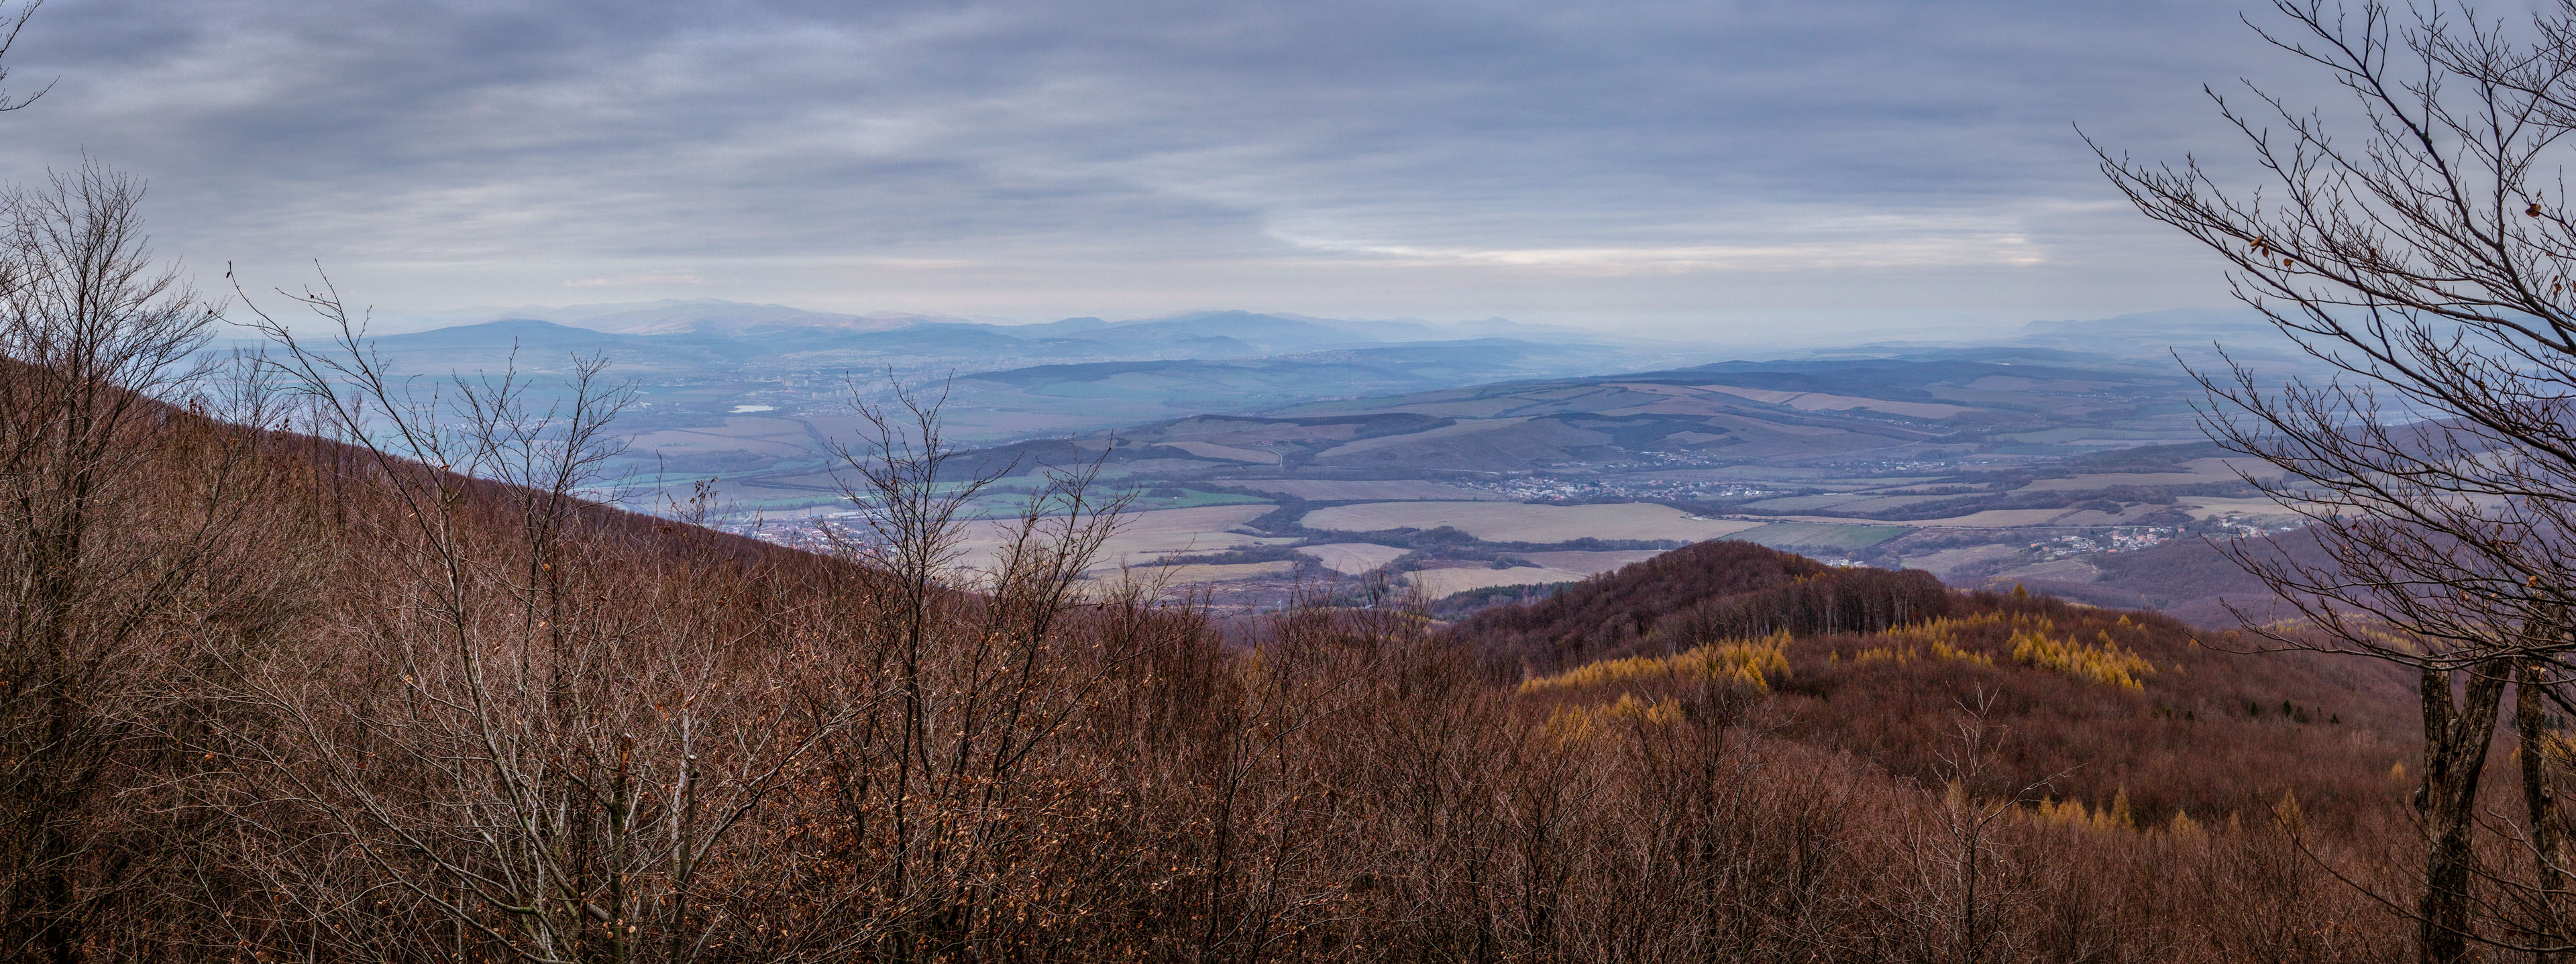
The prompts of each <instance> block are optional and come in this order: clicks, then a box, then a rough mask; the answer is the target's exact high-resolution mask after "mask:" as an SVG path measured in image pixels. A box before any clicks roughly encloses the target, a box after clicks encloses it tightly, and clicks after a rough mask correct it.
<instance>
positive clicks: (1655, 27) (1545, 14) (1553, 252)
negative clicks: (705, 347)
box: [0, 0, 2273, 320]
mask: <svg viewBox="0 0 2576 964" xmlns="http://www.w3.org/2000/svg"><path fill="white" fill-rule="evenodd" d="M12 58H13V63H14V65H15V69H16V70H17V71H18V72H19V73H18V76H19V77H20V78H21V79H24V78H44V77H55V76H59V77H60V78H61V82H60V86H59V87H58V88H57V89H56V90H55V92H54V93H53V95H52V96H50V97H49V98H48V99H47V101H46V102H45V103H43V104H42V105H41V106H40V107H38V108H35V109H31V110H29V111H24V112H20V113H18V114H15V115H9V116H7V117H5V118H0V131H6V133H7V137H6V138H5V140H0V174H5V175H7V176H10V177H15V178H20V179H23V178H26V177H28V176H30V175H31V174H32V173H33V172H35V171H37V170H39V169H41V167H42V166H44V165H46V164H56V165H59V164H63V163H66V162H67V161H69V160H71V159H73V158H74V157H76V156H77V153H78V152H80V151H82V150H86V151H88V152H89V153H90V154H92V155H95V156H97V157H100V158H102V159H104V160H107V161H109V162H111V163H114V164H118V165H121V166H124V167H128V168H130V169H133V170H136V171H137V172H139V173H141V174H143V175H145V176H146V177H148V178H149V179H151V181H152V183H153V185H154V190H155V198H154V207H153V210H152V212H151V213H152V215H153V217H154V218H155V223H156V225H158V227H159V230H160V233H161V235H162V236H163V237H164V238H165V239H166V243H165V248H169V249H172V250H177V251H181V252H184V253H185V254H186V255H187V256H188V257H190V258H191V259H192V260H193V261H196V262H199V263H201V264H202V263H207V262H210V261H221V260H240V261H244V262H252V263H259V264H262V265H267V266H270V270H273V271H285V270H287V269H286V268H284V267H283V266H285V265H290V264H292V263H295V262H297V261H299V260H301V259H305V258H320V259H323V260H324V261H326V262H328V263H332V264H335V265H341V266H345V267H348V268H350V269H353V270H355V271H356V272H357V273H358V274H360V275H362V276H363V277H364V279H365V281H366V282H367V283H368V284H369V285H371V286H373V287H374V288H376V289H377V290H381V291H384V292H386V293H387V296H388V297H389V298H392V299H395V300H400V301H404V302H407V303H409V304H410V305H412V306H416V307H422V308H439V307H449V306H453V305H456V304H463V303H470V302H524V301H541V300H564V299H563V298H561V297H560V296H559V295H558V296H556V297H553V298H551V299H550V298H549V297H548V294H547V291H546V290H545V289H548V288H549V287H553V288H555V289H556V290H557V291H560V290H561V289H560V286H562V285H565V284H568V283H582V282H597V281H601V280H602V279H609V280H611V281H614V280H615V279H639V280H636V281H635V282H634V283H633V285H632V288H633V290H631V291H630V290H622V289H621V290H620V291H619V292H618V293H619V294H622V295H633V296H658V295H662V294H677V295H680V296H684V297H685V296H695V295H701V294H722V295H732V296H739V297H748V298H752V299H755V300H781V299H783V298H787V297H807V298H816V299H824V300H827V301H829V302H831V303H830V304H825V305H818V306H820V307H837V308H853V309H864V308H875V307H896V306H897V305H892V304H881V303H877V302H881V301H886V300H894V301H906V302H911V303H913V304H914V305H917V306H926V307H943V308H948V309H950V310H959V311H970V312H972V311H983V312H996V313H1014V312H1031V313H1048V312H1056V311H1060V312H1062V313H1066V314H1076V313H1088V312H1094V311H1100V310H1113V311H1114V310H1119V309H1151V308H1152V307H1154V306H1157V305H1159V306H1161V307H1163V308H1172V309H1177V308H1185V307H1194V306H1201V305H1205V304H1208V303H1210V302H1209V301H1206V300H1203V299H1215V300H1216V302H1218V303H1226V304H1241V305H1246V306H1251V307H1260V308H1275V309H1280V310H1366V308H1367V305H1369V304H1374V303H1377V302H1386V303H1385V304H1384V305H1383V309H1382V310H1384V311H1386V312H1389V313H1394V312H1412V313H1419V312H1422V311H1425V310H1439V309H1441V308H1454V309H1455V310H1457V311H1461V312H1467V313H1474V314H1494V313H1501V314H1515V313H1521V314H1528V313H1529V312H1530V311H1537V312H1539V313H1541V314H1545V315H1551V316H1553V317H1555V318H1557V319H1561V320H1562V319H1575V320H1579V319H1580V317H1581V316H1582V314H1583V312H1584V310H1585V309H1584V308H1583V307H1582V305H1583V304H1584V303H1585V302H1584V300H1583V299H1584V298H1590V299H1591V300H1592V303H1594V304H1597V305H1600V306H1601V307H1600V308H1599V311H1600V313H1601V314H1602V316H1603V317H1605V318H1615V317H1619V316H1622V314H1623V313H1625V314H1626V315H1634V316H1637V317H1644V316H1646V315H1654V316H1657V317H1663V316H1667V315H1669V316H1671V317H1673V318H1686V317H1687V316H1688V315H1689V314H1690V312H1691V311H1692V310H1693V309H1692V307H1691V306H1692V305H1693V304H1699V305H1702V306H1704V307H1705V308H1706V310H1708V311H1710V312H1721V311H1726V310H1749V309H1751V308H1759V307H1762V306H1778V307H1781V308H1784V309H1785V308H1787V307H1791V306H1795V305H1796V304H1797V297H1798V295H1797V292H1798V291H1800V290H1808V291H1812V292H1813V295H1812V297H1813V299H1814V305H1813V307H1814V308H1816V309H1819V310H1845V309H1849V310H1872V311H1874V310H1890V311H1892V310H1900V309H1902V308H1903V307H1904V306H1906V305H1909V304H1910V305H1914V306H1916V307H1919V308H1921V309H1922V310H1925V311H1931V312H1951V313H1958V312H1966V313H1970V314H1975V313H1981V312H1983V313H1994V312H2004V313H2009V312H2015V311H2026V310H2035V309H2037V308H2039V307H2042V306H2045V305H2057V304H2063V305H2069V306H2074V305H2082V306H2085V307H2096V306H2098V307H2121V308H2139V309H2144V308H2153V307H2162V306H2163V305H2161V304H2124V303H2122V302H2123V300H2124V299H2128V298H2130V297H2133V295H2132V292H2133V291H2135V290H2138V289H2146V290H2164V291H2168V292H2170V291H2172V290H2175V288H2174V286H2175V284H2176V279H2178V278H2182V277H2186V276H2188V277H2203V276H2205V274H2206V268H2205V266H2204V265H2202V264H2201V263H2200V262H2198V261H2196V260H2194V259H2192V258H2191V257H2190V256H2189V253H2188V252H2187V251H2186V250H2184V249H2183V248H2181V247H2180V246H2179V245H2178V244H2176V243H2174V242H2172V241H2171V239H2166V238H2162V237H2161V236H2160V235H2157V234H2155V233H2153V232H2150V231H2143V230H2141V229H2140V227H2139V226H2138V225H2137V224H2135V223H2133V222H2134V220H2135V216H2134V215H2131V214H2128V213H2126V212H2125V211H2123V210H2121V209H2119V208H2117V207H2116V206H2115V205H2111V204H2109V203H2107V202H2108V201H2109V200H2110V196H2109V193H2108V190H2107V188H2105V187H2104V186H2103V185H2102V184H2101V183H2100V182H2099V180H2098V178H2097V177H2096V176H2095V175H2094V174H2093V173H2092V171H2091V167H2090V164H2089V162H2088V158H2087V156H2086V155H2085V154H2084V152H2083V149H2082V146H2081V144H2079V143H2078V142H2077V141H2076V140H2075V138H2074V136H2073V134H2072V131H2071V129H2070V126H2069V125H2070V123H2071V122H2075V121H2079V120H2080V121H2084V122H2085V123H2086V124H2087V125H2088V129H2092V130H2095V131H2097V132H2099V133H2102V134H2104V135H2106V136H2109V137H2112V138H2113V139H2115V140H2116V141H2117V142H2118V143H2121V144H2124V145H2134V146H2137V147H2139V148H2141V149H2142V150H2144V151H2145V152H2146V153H2149V154H2162V155H2174V154H2179V153H2180V151H2181V148H2182V147H2183V146H2186V145H2189V144H2194V143H2199V144H2208V143H2215V142H2217V138H2218V137H2219V136H2220V134H2219V133H2218V132H2217V131H2216V129H2215V128H2214V127H2213V126H2212V125H2211V124H2209V123H2208V120H2209V118H2208V117H2207V111H2206V109H2205V107H2204V106H2203V105H2202V104H2200V103H2199V101H2198V99H2197V95H2196V92H2195V89H2196V86H2197V85H2198V84H2199V83H2200V82H2203V81H2218V80H2225V79H2227V78H2230V77H2232V76H2234V75H2236V74H2238V73H2241V72H2245V71H2247V70H2248V69H2250V68H2260V67H2262V66H2263V65H2265V64H2269V63H2273V61H2272V60H2271V59H2270V58H2267V57H2265V56H2264V55H2262V54H2261V53H2260V52H2259V51H2257V50H2256V49H2255V47H2254V45H2253V43H2252V41H2251V39H2250V38H2248V37H2246V36H2245V35H2244V31H2243V30H2242V28H2240V27H2238V26H2236V24H2235V22H2234V8H2233V7H2232V6H2230V5H2224V4H2218V3H2214V2H2198V0H2169V2H2163V3H2135V4H2122V5H2091V4H2065V3H2042V2H1956V3H1930V2H1921V3H1915V2H1872V3H1857V2H1825V3H1774V2H1751V0H1747V2H1698V3H1682V2H1633V3H1597V4H1583V5H1571V4H1561V3H1545V4H1542V3H1508V2H1494V3H1444V2H1386V0H1381V2H1346V0H1323V2H1310V3H1262V4H1206V3H1177V2H1135V3H1047V2H1038V0H1013V2H993V3H919V2H916V3H883V4H870V5H863V6H862V5H851V4H840V3H791V2H778V3H657V2H636V3H613V4H612V3H584V2H568V3H545V4H532V3H497V2H462V0H458V2H404V3H394V2H369V0H360V2H326V0H210V2H203V3H192V4H175V3H159V4H148V3H146V4H136V3H115V2H109V0H54V2H52V3H50V4H48V5H47V6H46V7H45V8H44V10H43V11H42V13H41V14H40V16H39V18H38V20H37V22H36V24H35V25H34V26H32V27H31V28H30V30H29V32H28V35H27V38H26V40H25V41H24V42H23V44H22V47H21V49H20V50H19V51H18V52H15V53H13V55H12ZM2249 65H2250V66H2249ZM2052 271H2053V272H2056V274H2053V275H2052V274H2049V273H2048V272H2052ZM1828 277H1832V278H1838V279H1839V283H1837V284H1836V285H1834V286H1833V288H1834V289H1840V290H1826V289H1819V288H1818V282H1819V281H1820V280H1822V279H1825V278H1828ZM681 278H686V279H692V280H688V281H675V280H672V279H681ZM656 279H659V280H656ZM1641 279H1642V280H1641ZM1855 282H1857V284H1855ZM655 285H661V286H662V287H661V288H655V287H654V286H655ZM1548 285H1557V286H1561V287H1569V288H1570V289H1571V291H1572V292H1573V294H1570V295H1550V296H1546V297H1536V296H1534V295H1533V294H1532V293H1533V292H1536V291H1538V290H1540V289H1542V288H1545V287H1546V286H1548ZM675 286H676V287H675ZM1229 286H1231V287H1229ZM1623 286H1625V287H1623ZM1855 287H1858V288H1871V289H1883V290H1872V291H1870V292H1869V293H1866V294H1855V293H1854V292H1853V291H1851V290H1849V289H1853V288H1855ZM711 289H722V290H711ZM1229 292H1232V293H1231V294H1229ZM1318 292H1331V293H1330V294H1319V293H1318ZM1515 292H1517V294H1515ZM2192 293H2193V294H2195V295H2207V294H2209V293H2210V289H2208V288H2207V287H2206V286H2205V284H2204V285H2203V286H2202V287H2201V288H2198V289H2193V292H2192ZM597 294H598V292H597V291H590V292H588V293H587V295H588V296H586V297H583V298H582V299H580V300H604V299H601V298H599V297H597ZM1051 298H1052V299H1053V300H1050V299H1051ZM1335 298H1340V299H1346V300H1349V301H1350V302H1352V303H1350V304H1341V303H1331V304H1327V302H1332V301H1333V299H1335ZM1371 298H1375V299H1377V302H1371V301H1369V299H1371ZM1514 298H1518V299H1520V303H1519V304H1517V305H1516V304H1515V303H1510V302H1511V301H1512V299H1514ZM1086 299H1087V300H1086ZM2200 300H2207V299H2206V298H2205V297H2203V298H2201V299H2200ZM1395 302H1402V303H1395ZM934 303H935V304H934ZM1622 305H1625V306H1626V307H1620V306H1622ZM1104 306H1105V308H1104ZM1524 309H1526V310H1524Z"/></svg>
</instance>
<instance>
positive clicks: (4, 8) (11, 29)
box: [0, 0, 54, 111]
mask: <svg viewBox="0 0 2576 964" xmlns="http://www.w3.org/2000/svg"><path fill="white" fill-rule="evenodd" d="M44 5H45V4H44V0H26V2H24V3H20V4H18V9H17V10H15V11H12V10H10V9H9V5H8V4H6V3H0V58H6V57H7V56H8V55H9V48H10V47H12V46H14V45H16V44H17V42H18V32H19V31H21V30H25V29H27V21H28V20H31V19H34V18H35V16H36V8H37V7H41V6H44ZM8 80H9V67H8V65H7V64H0V84H6V83H7V82H8ZM53 89H54V85H52V84H46V85H45V86H44V88H43V89H41V90H38V91H36V92H35V93H32V94H28V95H26V96H24V97H13V96H10V94H9V89H8V88H7V87H0V111H12V110H17V109H18V108H21V107H25V106H27V105H29V104H32V103H35V102H36V98H39V97H43V96H45V94H46V92H47V91H51V90H53Z"/></svg>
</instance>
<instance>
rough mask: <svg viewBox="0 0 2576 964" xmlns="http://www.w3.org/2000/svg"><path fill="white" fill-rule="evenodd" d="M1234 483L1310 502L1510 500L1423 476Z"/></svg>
mask: <svg viewBox="0 0 2576 964" xmlns="http://www.w3.org/2000/svg"><path fill="white" fill-rule="evenodd" d="M1234 485H1235V486H1236V487H1238V488H1244V489H1250V490H1252V491H1254V492H1267V493H1269V494H1271V495H1284V496H1287V497H1289V498H1292V499H1303V500H1305V501H1308V502H1403V501H1449V502H1460V501H1466V502H1474V501H1509V497H1507V496H1501V495H1495V494H1493V493H1491V492H1479V491H1476V490H1474V489H1470V488H1464V487H1461V486H1455V485H1450V484H1448V483H1446V482H1431V481H1426V480H1422V479H1383V480H1376V479H1372V480H1358V481H1351V480H1342V479H1245V480H1242V481H1238V482H1235V483H1234Z"/></svg>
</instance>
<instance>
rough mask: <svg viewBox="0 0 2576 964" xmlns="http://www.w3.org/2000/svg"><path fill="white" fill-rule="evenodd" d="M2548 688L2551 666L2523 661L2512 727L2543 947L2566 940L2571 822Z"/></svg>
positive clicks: (2538, 955) (2542, 956) (2545, 955)
mask: <svg viewBox="0 0 2576 964" xmlns="http://www.w3.org/2000/svg"><path fill="white" fill-rule="evenodd" d="M2548 686H2549V681H2548V667H2547V665H2546V664H2544V663H2542V662H2540V661H2539V660H2532V661H2529V662H2526V663H2524V664H2523V665H2522V667H2521V670H2520V671H2519V672H2518V673H2516V674H2515V676H2514V681H2513V689H2514V711H2513V728H2514V732H2515V734H2516V736H2517V738H2518V740H2519V741H2520V753H2519V754H2517V755H2518V756H2519V757H2520V762H2521V764H2522V805H2523V813H2524V814H2525V816H2526V819H2527V820H2528V821H2529V822H2530V829H2529V830H2528V834H2529V839H2528V840H2527V841H2525V843H2527V844H2528V845H2529V846H2530V848H2531V862H2532V886H2533V889H2534V894H2533V900H2532V904H2533V908H2534V916H2536V917H2537V918H2538V923H2537V924H2536V926H2534V927H2533V928H2532V931H2533V936H2534V937H2535V938H2537V940H2536V941H2535V943H2538V944H2543V945H2553V944H2565V943H2566V942H2567V927H2566V925H2565V920H2566V904H2567V901H2566V898H2565V894H2564V892H2565V890H2566V888H2567V874H2566V867H2567V863H2566V856H2567V825H2566V819H2565V817H2563V816H2562V815H2561V814H2560V813H2559V809H2558V787H2557V784H2556V781H2555V780H2554V779H2553V778H2552V776H2551V774H2550V767H2551V766H2552V765H2554V763H2555V762H2556V761H2555V760H2554V756H2555V754H2556V751H2555V750H2553V749H2552V748H2551V746H2550V740H2549V716H2548V712H2547V708H2546V705H2545V702H2544V701H2545V699H2546V690H2547V687H2548ZM2556 956H2558V955H2556V954H2552V953H2549V952H2535V953H2534V954H2533V955H2532V958H2533V959H2534V960H2543V961H2545V960H2549V959H2551V958H2554V957H2556Z"/></svg>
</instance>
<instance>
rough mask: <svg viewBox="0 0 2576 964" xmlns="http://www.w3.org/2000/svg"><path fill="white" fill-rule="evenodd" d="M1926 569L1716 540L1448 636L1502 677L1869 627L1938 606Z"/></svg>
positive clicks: (1496, 612) (1938, 594)
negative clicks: (1848, 563)
mask: <svg viewBox="0 0 2576 964" xmlns="http://www.w3.org/2000/svg"><path fill="white" fill-rule="evenodd" d="M1951 600H1952V596H1951V594H1950V592H1949V590H1948V589H1946V588H1944V587H1943V586H1942V585H1941V582H1940V580H1938V579H1935V578H1933V577H1932V575H1931V574H1929V573H1925V572H1920V571H1914V570H1903V571H1892V570H1885V569H1869V568H1836V567H1833V566H1827V565H1825V564H1823V563H1820V562H1817V561H1815V560H1813V559H1809V558H1806V557H1804V556H1799V555H1793V554H1790V553H1786V552H1780V551H1777V550H1773V549H1768V548H1765V547H1762V546H1758V545H1755V544H1753V543H1749V542H1736V541H1731V540H1716V541H1709V542H1702V543H1698V544H1696V545H1691V546H1687V547H1684V548H1681V549H1677V550H1674V551H1672V552H1668V553H1665V554H1663V555H1660V556H1657V557H1655V558H1653V559H1649V560H1646V561H1644V562H1640V563H1637V564H1635V565H1632V566H1628V567H1626V568H1624V569H1622V570H1620V571H1619V573H1618V576H1617V578H1615V579H1599V580H1594V581H1591V582H1587V583H1584V584H1582V585H1580V586H1577V587H1574V588H1571V589H1567V590H1564V591H1561V592H1558V593H1556V594H1555V595H1552V596H1549V597H1548V598H1546V599H1544V600H1540V601H1538V602H1534V603H1531V604H1529V605H1526V606H1506V607H1498V608H1494V609H1488V610H1485V611H1482V612H1478V613H1475V614H1473V615H1470V616H1468V617H1467V618H1466V619H1465V620H1463V621H1461V622H1460V623H1459V624H1458V629H1457V630H1456V633H1457V634H1458V635H1459V636H1460V637H1461V638H1463V639H1472V640H1473V641H1474V645H1475V648H1476V649H1478V650H1479V651H1480V652H1482V653H1484V654H1485V655H1486V657H1487V658H1489V659H1490V660H1493V661H1494V662H1495V663H1496V664H1497V665H1498V666H1500V667H1502V668H1503V669H1504V671H1505V672H1506V673H1508V674H1515V675H1518V674H1530V673H1546V672H1553V671H1555V670H1559V669H1563V668H1565V667H1568V666H1572V665H1575V664H1578V663H1584V662H1590V661H1592V660H1597V659H1604V658H1611V657H1619V656H1631V655H1636V654H1638V653H1641V652H1647V651H1656V652H1672V651H1674V650H1677V649H1684V648H1688V647H1690V646H1693V645H1697V644H1698V643H1701V642H1705V641H1707V640H1711V639H1728V638H1752V637H1761V636H1768V635H1771V634H1773V633H1777V632H1785V633H1789V634H1791V635H1793V636H1812V635H1832V634H1845V633H1870V632H1876V631H1878V630H1882V629H1886V628H1888V627H1891V626H1897V625H1901V624H1904V623H1908V622H1914V621H1917V620H1923V619H1931V618H1936V617H1940V616H1945V615H1948V614H1949V613H1950V609H1951V605H1952V602H1951Z"/></svg>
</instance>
